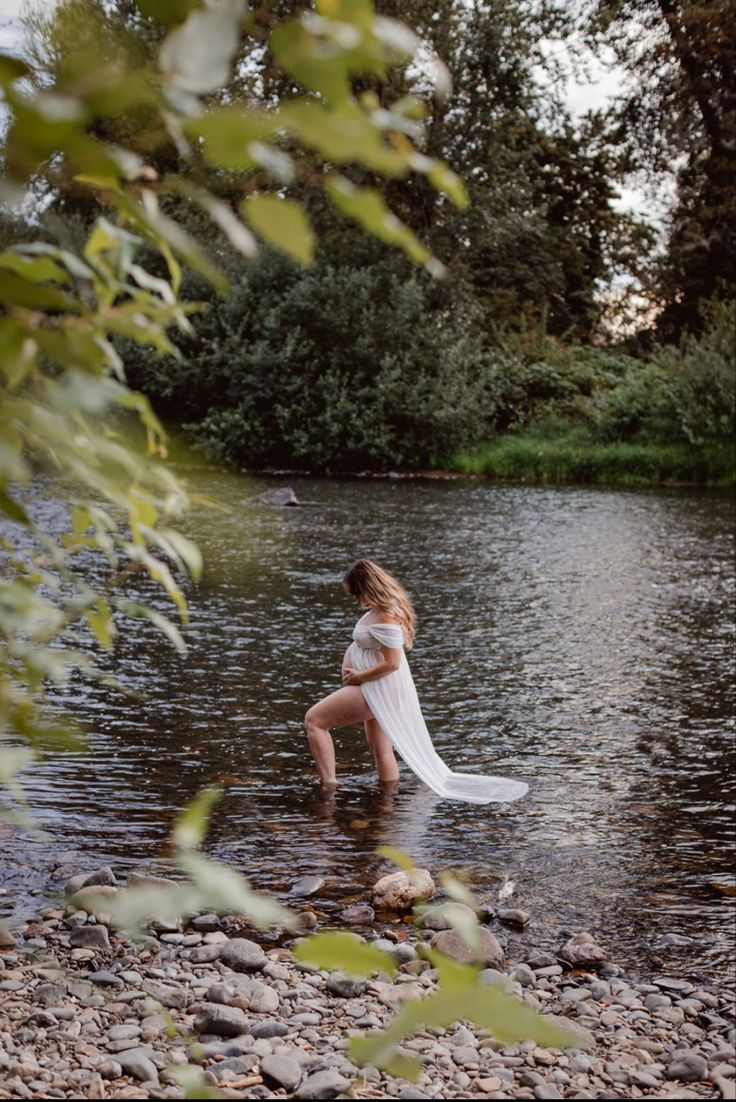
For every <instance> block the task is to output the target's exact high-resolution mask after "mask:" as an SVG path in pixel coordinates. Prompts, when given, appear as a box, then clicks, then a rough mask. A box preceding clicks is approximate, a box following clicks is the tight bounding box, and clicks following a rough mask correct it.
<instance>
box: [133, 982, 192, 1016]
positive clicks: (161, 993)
mask: <svg viewBox="0 0 736 1102" xmlns="http://www.w3.org/2000/svg"><path fill="white" fill-rule="evenodd" d="M143 990H144V991H145V992H146V993H147V994H149V995H150V996H151V998H153V999H156V1001H157V1002H160V1003H161V1005H162V1006H166V1007H168V1009H169V1010H183V1009H184V1007H185V1006H186V1005H187V1002H188V1001H189V996H188V993H187V992H186V991H185V990H184V988H183V987H178V986H176V985H175V984H173V983H160V982H159V981H158V980H151V979H148V980H146V982H145V983H144V984H143Z"/></svg>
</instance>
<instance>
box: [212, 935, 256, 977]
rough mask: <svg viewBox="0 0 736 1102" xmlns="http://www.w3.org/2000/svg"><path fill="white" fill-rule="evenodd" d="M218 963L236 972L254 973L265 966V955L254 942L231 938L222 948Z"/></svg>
mask: <svg viewBox="0 0 736 1102" xmlns="http://www.w3.org/2000/svg"><path fill="white" fill-rule="evenodd" d="M220 961H221V963H222V964H224V965H225V966H226V967H227V968H232V969H233V970H234V971H236V972H256V971H260V970H261V969H262V968H263V967H264V966H265V964H266V955H265V953H264V952H263V949H261V947H260V945H257V944H256V942H255V941H249V940H248V938H233V939H232V940H231V941H228V943H227V944H226V945H223V946H222V949H221V950H220Z"/></svg>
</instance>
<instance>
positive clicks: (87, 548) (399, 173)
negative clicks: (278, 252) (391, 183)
mask: <svg viewBox="0 0 736 1102" xmlns="http://www.w3.org/2000/svg"><path fill="white" fill-rule="evenodd" d="M318 8H319V11H318V13H317V14H315V13H314V12H302V13H301V14H298V15H294V16H292V17H290V18H288V19H286V20H285V21H284V22H282V23H280V24H276V25H274V22H273V20H272V18H271V16H270V15H269V14H268V13H266V12H261V13H260V16H259V15H257V14H256V15H254V14H251V13H248V12H247V11H246V5H245V4H244V2H243V0H217V2H216V3H213V4H207V5H202V4H195V3H190V2H189V0H187V2H183V0H182V2H177V3H176V4H173V5H161V4H158V3H154V2H152V0H147V2H146V3H142V4H141V5H140V6H139V7H138V8H137V9H133V8H132V7H131V6H130V5H127V6H126V7H125V11H124V13H122V14H121V10H120V9H119V8H116V6H115V4H103V3H102V2H101V0H62V2H61V3H60V4H59V5H58V8H57V9H56V10H55V12H54V14H53V15H52V16H47V15H44V14H37V15H36V17H35V26H36V28H37V29H38V30H39V31H40V36H39V42H42V43H43V44H44V47H45V53H44V47H41V46H39V53H40V54H41V55H42V56H43V65H42V66H41V67H39V68H37V69H35V70H34V69H33V68H32V67H29V66H28V65H27V64H26V63H25V62H22V61H19V60H17V59H15V58H12V57H7V56H5V55H2V56H0V87H1V88H2V94H3V97H4V100H5V104H6V108H7V111H8V115H9V123H8V127H7V134H6V144H5V150H4V177H3V182H2V183H3V193H2V194H3V197H5V198H10V199H17V198H18V197H20V196H22V195H23V190H24V189H29V188H30V189H31V190H32V189H33V188H34V187H38V188H39V190H41V191H45V190H47V189H48V187H49V186H51V187H52V188H53V189H54V191H55V192H56V194H57V195H59V196H61V195H65V196H66V195H73V196H76V197H79V196H80V195H86V196H87V208H86V209H87V210H92V209H94V210H95V214H96V217H95V219H94V221H93V222H92V223H91V224H90V227H89V234H88V235H87V237H86V243H85V244H84V247H83V251H82V254H81V255H79V254H78V253H77V252H75V251H74V250H72V249H70V248H67V247H62V246H61V245H58V244H55V243H53V242H48V241H36V242H34V243H27V242H24V243H17V242H16V243H13V244H11V245H10V247H9V248H6V249H4V250H2V251H0V302H1V303H2V309H3V313H2V316H1V317H0V364H1V367H0V371H1V376H0V378H1V380H2V416H1V417H0V511H2V513H3V514H4V517H5V520H6V522H7V525H6V527H7V535H4V536H3V549H4V559H3V563H2V575H0V737H2V738H3V739H5V740H7V739H10V740H11V741H12V742H16V741H20V742H24V741H29V742H30V743H31V744H32V745H33V746H34V747H35V748H40V747H41V746H42V745H43V744H45V743H46V744H47V743H51V742H55V741H57V742H58V740H59V738H61V737H63V733H64V731H67V732H68V731H70V730H72V729H73V725H72V724H70V723H67V724H66V725H64V724H59V723H57V722H56V721H55V720H53V719H49V718H48V713H47V710H46V709H45V702H46V690H47V688H48V686H49V685H50V684H55V685H59V684H63V683H64V682H67V681H68V680H69V677H70V676H71V674H72V672H73V671H82V672H84V673H86V674H88V675H97V676H99V674H97V671H96V670H95V667H94V665H93V663H92V661H91V660H90V658H89V656H88V654H87V653H85V652H84V651H83V650H82V649H81V647H78V646H77V645H75V644H78V643H81V642H83V641H85V640H83V635H84V633H85V632H88V633H89V634H90V635H91V636H92V637H93V638H94V640H95V641H96V643H97V645H98V646H99V647H100V648H101V649H103V650H111V649H112V648H113V647H114V645H115V640H116V637H117V634H118V631H119V629H120V627H121V626H122V625H123V624H124V622H125V621H126V619H131V618H132V619H135V618H139V617H147V618H148V619H150V620H151V621H152V622H153V623H154V624H156V625H157V626H158V627H159V628H160V630H161V631H162V632H163V633H164V634H165V635H166V636H167V637H168V638H169V640H170V641H171V642H172V643H173V645H174V646H175V647H177V648H178V649H179V650H183V649H184V640H183V637H182V634H181V632H180V630H179V627H178V626H177V625H176V623H175V622H174V621H173V620H172V619H170V618H169V617H168V616H166V615H164V614H163V613H162V611H161V610H160V609H159V608H154V607H151V606H150V605H148V604H147V603H144V602H143V601H141V600H140V599H139V597H138V594H137V593H136V591H135V585H134V582H135V579H136V575H137V574H139V573H143V574H146V575H148V577H149V578H150V580H151V581H152V582H153V583H155V585H156V586H157V587H160V589H161V590H162V591H163V592H164V593H165V595H166V596H167V597H168V598H169V600H170V601H171V603H172V605H173V607H174V609H175V611H176V614H177V615H178V618H179V620H180V621H181V623H183V624H186V621H187V603H186V597H185V585H186V582H187V579H188V578H191V579H194V580H196V578H197V577H198V575H199V573H200V570H201V559H200V555H199V552H198V550H197V549H196V547H194V546H193V545H192V544H191V542H190V541H189V540H187V539H186V538H185V537H184V536H182V535H181V533H179V532H177V530H176V528H175V527H174V525H175V522H176V521H177V519H178V518H179V517H180V516H181V515H182V514H183V512H184V510H185V509H186V508H187V506H188V504H189V499H188V495H187V493H186V490H185V488H184V486H183V485H182V484H181V483H180V482H179V481H178V480H177V479H176V478H175V477H174V476H173V474H172V473H171V472H170V471H169V470H168V469H167V468H166V467H165V465H164V464H163V463H162V462H161V460H162V459H163V458H164V457H165V448H166V445H165V434H164V432H163V430H162V428H161V425H160V423H159V422H158V420H157V418H156V417H155V415H154V414H153V412H152V410H151V408H150V405H149V403H148V400H147V398H145V397H143V396H142V395H141V394H138V393H136V392H135V391H133V390H131V389H130V388H129V386H128V385H127V382H126V376H125V369H124V365H123V361H122V360H121V357H120V355H119V352H118V350H117V348H118V346H120V345H121V344H123V343H125V344H127V346H128V347H129V348H133V349H139V350H145V353H144V354H145V355H146V356H150V355H151V352H152V350H153V351H155V352H157V353H159V354H162V355H171V356H172V357H174V358H176V357H178V356H179V355H180V354H179V351H178V349H177V347H176V345H175V343H174V339H173V338H174V333H176V339H177V340H182V339H186V338H191V337H192V335H193V334H192V329H191V326H190V322H189V320H188V319H189V315H191V314H192V313H193V312H195V311H196V309H197V307H196V306H195V305H193V304H184V303H183V302H182V301H181V299H180V298H179V293H180V290H181V285H182V278H183V267H186V268H189V269H191V270H193V271H194V272H196V273H197V274H198V276H199V277H200V279H201V280H204V281H206V282H207V284H209V287H208V288H207V291H208V293H212V289H214V290H215V291H218V292H219V291H224V290H226V289H227V286H228V281H227V278H226V277H225V274H224V272H223V271H222V269H221V267H220V265H219V264H218V262H217V259H216V258H215V257H213V255H212V252H211V250H209V249H208V248H205V247H204V246H203V245H202V244H201V242H200V240H197V236H196V234H193V233H191V232H190V229H189V228H188V227H187V226H185V225H184V224H183V219H182V217H181V215H182V212H185V213H187V214H189V215H191V212H192V211H195V210H196V211H197V212H199V213H200V214H203V215H204V217H205V219H206V222H205V226H206V233H201V232H200V237H202V236H209V237H210V238H211V236H212V233H211V230H212V228H213V227H214V229H215V231H216V232H217V233H218V234H221V235H224V239H225V240H226V242H227V245H228V248H229V249H230V250H231V255H232V251H235V252H237V253H239V254H240V255H243V254H244V255H246V256H252V255H254V254H255V252H256V243H255V238H254V237H253V235H252V234H251V232H250V230H249V229H248V228H247V227H246V226H245V225H244V223H243V222H242V221H240V219H239V217H238V215H237V214H236V212H235V209H234V203H233V189H234V188H235V189H236V191H237V190H238V189H239V191H240V196H239V199H240V202H239V204H237V205H239V206H241V207H242V208H243V209H244V210H245V212H246V217H247V218H248V220H249V221H250V222H251V223H252V225H253V226H254V228H255V229H256V230H257V232H258V233H259V234H260V235H261V236H262V237H264V238H265V239H266V240H268V241H269V242H271V243H272V244H274V245H276V246H277V247H278V248H280V249H282V250H283V251H284V252H285V253H287V254H288V255H290V256H295V257H297V258H298V259H299V260H300V261H301V262H302V263H305V264H306V263H309V262H310V261H311V258H312V252H313V244H314V242H313V236H312V231H311V229H310V227H309V223H308V219H307V215H306V213H305V211H304V210H303V208H302V206H301V205H300V203H299V201H298V200H297V199H294V198H291V197H287V196H284V195H283V194H282V188H283V184H284V182H285V181H286V182H288V181H289V180H292V179H294V178H295V176H296V174H297V172H302V173H308V174H311V175H312V176H313V177H314V182H315V185H316V186H317V187H318V188H321V194H322V195H323V196H325V199H326V201H327V199H328V196H329V194H330V191H329V188H325V187H323V186H322V185H323V184H324V181H325V179H326V178H327V176H328V175H329V174H325V173H323V172H322V171H321V164H320V155H319V150H320V143H319V142H318V141H316V139H315V134H318V133H319V132H320V131H321V128H324V130H325V132H326V133H329V135H330V143H331V149H332V150H333V151H335V150H337V151H339V150H340V149H342V148H343V146H344V154H345V156H344V158H343V159H344V160H345V161H346V162H350V164H351V165H352V166H360V165H362V166H363V167H364V168H370V169H371V170H372V171H374V172H378V173H379V174H380V173H385V174H387V175H390V176H392V177H409V176H411V175H412V174H419V175H420V176H422V177H423V178H425V177H426V178H428V179H431V180H432V181H434V182H435V184H436V186H437V187H438V188H440V189H443V190H444V191H449V192H451V193H452V194H453V196H454V198H455V199H456V201H458V202H462V201H463V196H462V189H461V187H460V186H459V185H458V184H457V183H453V177H452V174H451V173H450V172H449V170H448V169H447V167H446V166H445V165H444V164H442V163H441V162H439V161H437V160H436V159H433V158H430V157H426V156H423V157H422V158H419V159H417V156H416V149H415V147H414V145H413V144H412V142H411V141H410V139H409V138H408V137H407V136H406V134H405V133H403V134H402V135H401V140H400V141H398V142H397V141H395V140H394V139H393V137H392V135H393V128H394V125H395V123H396V121H397V120H399V119H400V118H401V117H402V116H403V112H404V111H405V104H402V103H401V102H398V103H397V106H396V111H395V112H392V111H388V112H387V113H386V114H384V115H382V114H381V113H380V112H379V113H377V112H376V111H375V110H374V109H373V106H374V105H373V104H372V103H369V102H367V101H364V100H363V99H362V98H358V97H357V96H356V95H355V93H354V89H353V84H352V82H353V79H354V78H355V77H356V76H359V75H360V76H364V77H368V76H370V75H374V76H377V77H381V78H382V77H385V76H386V74H387V73H388V71H389V69H390V67H391V66H392V65H393V64H395V63H397V62H400V63H402V64H407V63H408V62H409V61H410V60H411V58H412V57H413V54H414V52H415V51H416V49H417V46H418V43H417V42H416V40H415V39H414V37H413V36H412V34H411V33H410V32H409V31H407V30H406V29H404V28H402V27H401V26H400V25H399V24H398V23H394V22H393V21H392V20H390V19H385V18H380V19H379V18H378V17H377V16H376V14H375V11H374V9H373V7H372V5H371V4H370V3H369V2H368V0H365V2H361V3H357V4H356V3H353V2H350V0H345V2H342V0H331V2H329V3H328V2H327V0H324V2H323V3H322V4H321V5H318ZM159 18H160V19H161V20H162V23H159V22H158V19H159ZM259 18H260V19H261V20H263V22H259ZM162 24H163V25H162ZM247 38H252V39H253V40H254V42H255V43H256V44H257V48H258V49H261V48H262V46H263V43H264V41H265V40H266V39H268V41H269V43H270V49H271V56H272V60H273V63H274V65H276V66H277V67H279V66H280V68H281V70H282V72H283V73H286V74H288V75H289V76H290V77H296V78H297V79H298V80H300V81H301V82H302V84H303V85H304V86H305V87H307V88H308V89H309V93H308V94H306V95H299V94H298V90H295V89H294V88H292V89H291V96H290V99H289V104H288V112H286V111H285V112H284V114H283V117H281V116H280V115H279V110H278V105H275V104H274V103H273V102H269V103H268V104H265V103H260V104H258V103H253V101H252V100H250V101H248V102H245V101H243V100H242V99H238V100H233V99H232V98H231V97H228V95H227V93H225V92H224V91H223V86H224V85H226V84H227V83H228V81H229V80H230V79H231V77H232V73H233V67H234V65H235V62H236V59H237V58H238V56H239V55H241V54H242V49H243V40H244V39H247ZM44 67H46V69H47V71H46V72H44V71H43V68H44ZM295 92H296V94H295ZM205 97H206V98H205ZM225 100H227V106H226V107H225V102H224V101H225ZM300 109H301V111H300ZM315 111H317V112H318V117H317V121H316V122H315ZM302 133H303V134H304V140H303V142H302V137H301V135H302ZM287 143H288V151H287V150H286V148H284V147H285V146H286V145H287ZM315 147H316V150H317V152H316V153H315ZM172 153H173V154H174V155H172ZM236 153H237V156H236ZM205 158H206V159H207V161H209V165H210V169H209V171H203V168H204V163H205ZM338 159H339V158H338ZM233 170H237V174H236V177H235V178H233V175H232V172H233ZM274 184H275V187H276V190H277V193H273V194H269V193H268V192H269V188H272V189H273V186H274ZM223 192H225V194H226V195H227V199H225V198H223V197H222V193H223ZM46 198H47V196H45V200H46ZM80 202H81V201H80ZM81 205H82V207H83V209H84V204H81ZM100 208H102V210H103V213H102V214H101V215H100ZM62 209H63V206H62ZM390 217H391V219H393V220H394V221H395V222H396V223H397V224H398V219H396V218H395V216H394V215H391V216H390ZM190 220H191V219H190ZM392 224H393V223H392ZM198 229H199V230H200V231H201V230H202V227H201V225H200V226H199V227H198ZM10 236H11V237H12V236H13V235H12V234H11V235H10ZM397 240H398V241H399V243H400V244H401V245H402V247H403V248H404V249H405V250H407V251H409V252H411V253H412V255H414V256H415V257H416V259H417V260H420V261H421V262H422V263H424V264H425V266H426V267H428V268H429V269H430V270H432V271H436V270H437V265H438V263H439V262H435V261H434V259H433V257H432V254H431V251H430V250H424V249H423V246H420V245H419V242H418V241H417V240H415V237H414V235H413V233H412V231H411V230H409V229H408V228H406V227H404V228H402V229H401V230H400V232H399V233H398V236H397ZM208 243H209V242H208ZM124 414H128V415H129V414H133V415H135V416H136V417H137V419H138V420H139V422H140V424H141V426H142V428H143V430H144V432H145V434H146V438H147V451H143V452H141V451H140V450H136V449H133V448H131V447H128V446H127V445H126V444H125V443H124V442H123V441H122V439H121V438H120V437H119V435H118V434H117V431H116V428H115V418H116V416H117V417H119V416H120V415H124ZM42 472H43V473H46V474H48V475H50V476H51V477H53V478H54V479H56V480H57V481H58V483H59V484H60V486H61V487H63V489H60V490H59V491H58V492H60V493H61V494H62V495H63V498H64V500H65V501H66V503H67V504H68V515H67V517H66V524H65V528H66V530H65V531H63V532H62V533H61V535H60V537H59V536H58V534H52V533H50V532H48V531H46V530H44V528H43V526H42V525H41V524H40V523H37V522H36V521H35V520H34V517H33V508H32V503H33V499H32V489H33V486H34V485H35V482H36V481H37V477H38V475H39V474H40V473H42ZM92 562H95V563H97V564H98V565H97V566H96V567H95V568H94V569H91V564H92ZM93 578H94V579H96V580H95V581H92V580H91V579H93ZM80 633H81V635H80ZM85 642H86V641H85ZM8 760H9V761H11V760H12V769H11V767H10V765H9V766H8V767H7V769H6V775H4V777H3V780H4V783H5V787H6V789H8V788H10V787H11V785H12V786H14V791H15V793H16V795H17V791H18V790H17V784H16V780H15V778H16V776H17V773H18V770H19V768H20V765H22V764H23V763H24V762H25V761H26V760H27V758H24V759H23V761H22V762H19V760H18V759H17V756H16V757H14V758H12V759H10V758H9V759H8ZM182 829H183V830H184V829H186V828H185V827H182ZM192 872H193V875H194V876H195V879H196V878H199V879H200V881H201V880H202V879H203V878H204V877H205V876H206V873H207V870H206V869H204V868H203V867H202V866H201V864H197V866H196V868H193V870H192ZM223 875H224V874H223Z"/></svg>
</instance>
